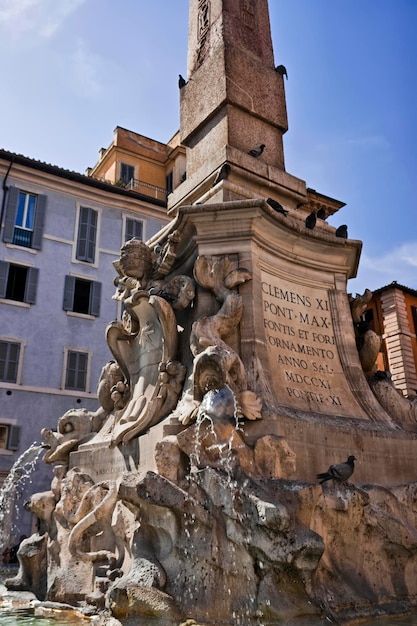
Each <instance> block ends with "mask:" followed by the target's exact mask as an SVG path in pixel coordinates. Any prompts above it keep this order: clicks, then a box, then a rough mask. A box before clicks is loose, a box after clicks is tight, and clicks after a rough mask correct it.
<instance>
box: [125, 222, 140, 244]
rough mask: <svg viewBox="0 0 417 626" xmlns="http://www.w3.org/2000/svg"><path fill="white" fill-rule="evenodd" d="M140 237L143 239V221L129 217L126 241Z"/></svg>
mask: <svg viewBox="0 0 417 626" xmlns="http://www.w3.org/2000/svg"><path fill="white" fill-rule="evenodd" d="M129 239H140V240H141V241H143V222H141V221H139V220H131V219H127V220H126V224H125V241H129Z"/></svg>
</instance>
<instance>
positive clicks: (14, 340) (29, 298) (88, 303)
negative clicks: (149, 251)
mask: <svg viewBox="0 0 417 626" xmlns="http://www.w3.org/2000/svg"><path fill="white" fill-rule="evenodd" d="M141 149H142V148H141V146H139V147H137V150H136V162H135V163H136V165H135V167H137V168H138V169H139V165H138V164H140V162H141V159H140V154H138V153H140V150H141ZM112 152H113V155H114V157H116V154H117V151H116V150H113V151H112ZM143 153H144V154H143V163H144V165H143V169H145V168H146V167H148V166H149V158H148V154H147V152H146V150H144V151H143ZM107 162H108V161H107ZM120 163H123V161H121V162H120ZM129 163H130V161H129ZM167 163H169V161H167V159H166V158H165V159H164V160H162V159H161V161H160V171H158V168H156V171H157V173H158V176H159V177H156V176H154V175H153V174H154V172H153V173H152V172H151V174H150V175H149V176H148V178H147V179H146V180H145V182H146V185H142V186H141V187H140V190H139V189H138V188H137V187H135V188H134V187H133V186H129V185H127V186H124V185H120V184H111V183H109V182H104V181H102V180H98V179H97V177H92V176H87V175H82V174H78V173H75V172H69V171H67V170H64V169H61V168H59V167H56V166H52V165H47V164H45V163H41V162H39V161H35V160H32V159H30V158H26V157H23V156H21V155H16V154H12V153H9V152H6V151H3V150H0V181H1V188H2V191H1V200H0V202H1V220H0V224H1V233H0V320H1V322H0V397H1V403H0V487H1V484H2V483H3V482H4V480H5V478H6V476H7V475H8V472H9V470H10V468H11V467H12V466H13V464H14V463H15V462H16V460H17V459H18V458H19V456H20V455H21V454H22V452H24V451H25V450H27V449H28V448H29V447H30V446H31V444H32V443H33V442H40V441H41V435H40V431H41V429H42V428H51V429H55V428H56V423H57V419H58V417H60V416H61V415H63V414H64V413H65V412H66V411H67V410H69V409H70V408H74V407H76V408H85V409H88V410H93V411H94V410H96V409H97V406H98V405H97V400H96V388H97V383H98V379H99V376H100V372H101V368H102V367H103V365H105V363H106V362H107V361H108V360H109V359H110V358H111V354H110V352H109V350H108V348H107V344H106V342H105V339H104V337H105V329H106V326H107V324H108V323H109V322H111V321H112V320H114V319H116V318H117V317H118V316H120V314H121V312H120V310H119V309H118V307H119V308H120V305H118V304H117V303H116V301H114V300H112V295H113V293H114V285H113V278H114V276H115V275H116V272H115V269H114V268H113V266H112V263H113V261H114V260H116V259H117V258H118V257H119V253H120V247H121V245H122V244H123V243H124V241H126V240H127V239H130V238H131V237H137V238H140V239H144V240H145V239H147V238H149V237H151V236H152V235H153V234H154V233H155V232H157V231H158V230H160V228H161V227H162V226H163V225H164V224H165V223H166V222H167V221H168V218H167V214H166V188H165V181H166V174H165V171H166V166H167ZM117 167H119V169H120V168H121V167H122V166H121V164H119V165H117V163H116V160H115V164H114V171H116V169H117ZM141 169H142V167H141ZM148 169H149V168H148ZM150 169H152V168H150ZM117 176H119V174H117ZM106 178H107V175H106ZM111 182H112V183H114V182H116V181H115V180H113V181H111ZM156 183H158V184H156ZM156 191H157V193H156ZM40 465H41V466H43V465H44V464H40ZM36 480H37V484H36V486H34V487H35V490H36V491H39V490H40V489H42V488H43V487H44V486H45V487H46V485H47V484H49V481H50V475H49V469H48V467H47V466H46V465H45V467H43V468H42V471H37V472H36ZM16 488H17V487H16ZM23 497H24V494H23V495H22V498H23ZM3 509H4V507H3ZM3 513H4V510H3ZM25 515H27V518H25V517H24V516H25ZM19 516H20V519H19V521H18V524H17V526H18V528H17V526H16V524H14V523H13V522H12V521H10V533H9V534H10V535H11V536H13V535H15V536H19V535H20V534H21V533H22V532H23V533H25V534H29V532H30V531H31V528H29V527H28V526H29V525H30V523H31V521H30V516H29V514H25V513H24V512H22V511H20V513H19ZM3 521H4V520H3Z"/></svg>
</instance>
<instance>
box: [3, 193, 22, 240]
mask: <svg viewBox="0 0 417 626" xmlns="http://www.w3.org/2000/svg"><path fill="white" fill-rule="evenodd" d="M18 197H19V190H18V188H17V187H9V191H8V196H7V206H6V219H5V223H4V231H3V241H4V242H5V243H13V234H14V226H15V223H16V212H17V200H18Z"/></svg>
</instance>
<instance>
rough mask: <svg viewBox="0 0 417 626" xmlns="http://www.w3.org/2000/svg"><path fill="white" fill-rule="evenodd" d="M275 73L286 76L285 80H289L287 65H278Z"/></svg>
mask: <svg viewBox="0 0 417 626" xmlns="http://www.w3.org/2000/svg"><path fill="white" fill-rule="evenodd" d="M275 71H276V73H277V74H281V76H285V78H286V79H287V80H288V74H287V68H286V67H285V65H277V66H276V68H275Z"/></svg>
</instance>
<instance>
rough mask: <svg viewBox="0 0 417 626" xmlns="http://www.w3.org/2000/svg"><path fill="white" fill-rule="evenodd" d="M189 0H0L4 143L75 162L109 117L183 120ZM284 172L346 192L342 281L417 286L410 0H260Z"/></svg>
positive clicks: (140, 121) (131, 125)
mask: <svg viewBox="0 0 417 626" xmlns="http://www.w3.org/2000/svg"><path fill="white" fill-rule="evenodd" d="M188 2H189V0H152V2H147V1H145V0H139V1H138V0H119V1H118V2H115V1H114V0H0V53H1V58H2V72H1V74H2V81H1V82H2V84H1V97H0V113H1V116H0V147H1V148H4V149H6V150H10V151H12V152H17V153H20V154H24V155H26V156H29V157H31V158H34V159H39V160H42V161H46V162H48V163H52V164H54V165H59V166H61V167H64V168H67V169H71V170H75V171H79V172H84V171H85V169H86V168H87V167H88V166H92V165H94V164H95V162H96V161H97V158H98V151H99V149H100V148H101V147H107V146H108V145H109V144H110V143H111V140H112V136H113V129H114V128H115V127H116V126H123V127H125V128H128V129H131V130H134V131H136V132H139V133H141V134H143V135H147V136H149V137H152V138H154V139H158V140H159V141H167V140H168V139H169V138H170V137H171V136H172V135H173V134H174V132H175V131H176V130H177V128H178V125H179V110H178V104H179V96H178V88H177V79H178V74H179V73H181V74H183V75H186V59H187V30H188ZM269 5H270V17H271V29H272V36H273V42H274V53H275V61H276V64H277V65H278V64H280V63H283V64H284V65H285V66H286V67H287V71H288V76H289V80H288V81H286V83H285V87H286V95H287V108H288V119H289V131H288V133H287V134H286V135H285V137H284V147H285V155H286V169H287V171H288V172H290V173H291V174H293V175H295V176H298V177H299V178H302V179H304V180H306V182H307V185H308V186H309V187H313V188H314V189H316V190H317V191H319V192H320V193H324V194H326V195H329V196H332V197H334V198H337V199H339V200H342V201H343V202H346V207H344V208H343V209H341V210H340V211H339V213H338V214H336V215H335V216H334V217H333V218H331V219H330V220H329V221H330V223H332V224H333V225H334V226H338V225H339V224H341V223H346V224H348V227H349V237H350V238H352V239H360V240H362V241H363V251H362V257H361V262H360V269H359V273H358V278H357V279H355V280H353V281H350V283H349V290H350V291H352V292H354V293H356V292H363V290H364V289H365V288H366V287H369V288H371V289H376V288H378V287H380V286H383V285H385V284H387V283H389V282H391V281H392V280H397V281H398V282H399V283H401V284H405V285H407V286H409V287H413V288H414V289H417V233H416V232H415V225H414V215H415V213H416V208H415V204H416V193H415V180H416V172H417V122H416V112H417V0H269Z"/></svg>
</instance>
